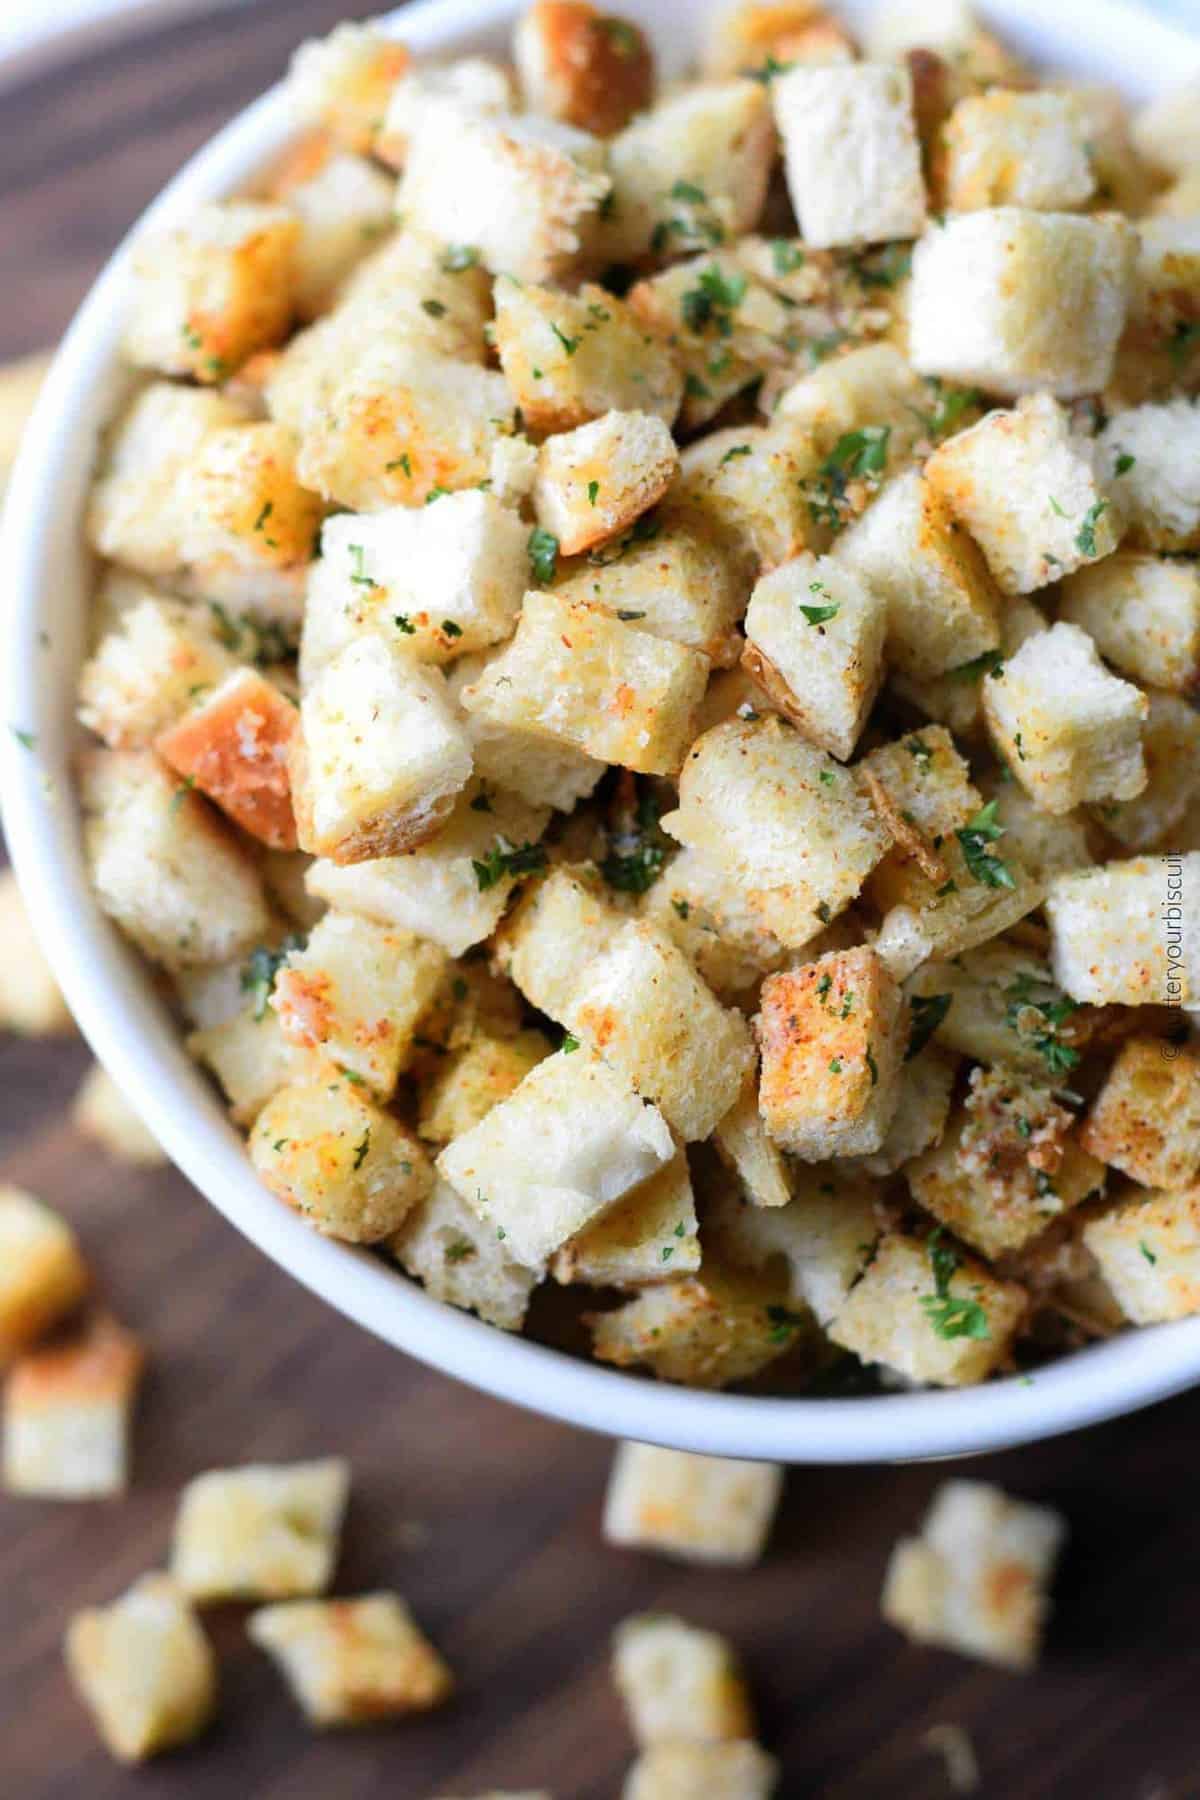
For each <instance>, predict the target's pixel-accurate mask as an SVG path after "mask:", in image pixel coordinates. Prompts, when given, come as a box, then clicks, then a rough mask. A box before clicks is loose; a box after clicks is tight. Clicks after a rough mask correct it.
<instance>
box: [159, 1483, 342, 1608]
mask: <svg viewBox="0 0 1200 1800" xmlns="http://www.w3.org/2000/svg"><path fill="white" fill-rule="evenodd" d="M349 1489H350V1470H349V1468H348V1466H347V1465H346V1463H344V1462H343V1461H342V1460H341V1459H340V1458H339V1457H327V1458H326V1459H325V1460H324V1461H322V1462H307V1463H286V1464H279V1465H271V1464H267V1463H247V1464H244V1465H243V1466H242V1467H241V1468H235V1469H209V1470H207V1471H206V1472H205V1473H204V1474H203V1475H197V1476H195V1477H193V1479H192V1480H191V1481H189V1482H188V1484H187V1486H186V1487H185V1488H184V1490H183V1492H182V1494H181V1495H180V1497H179V1510H178V1512H177V1514H176V1517H175V1529H174V1534H173V1537H172V1543H171V1575H172V1577H173V1579H174V1580H175V1581H177V1582H178V1583H179V1586H180V1588H181V1589H182V1590H183V1592H184V1593H185V1594H187V1595H188V1596H189V1598H190V1599H192V1600H195V1601H197V1602H198V1603H199V1604H201V1605H204V1604H211V1603H212V1602H213V1601H222V1600H286V1599H293V1598H295V1597H297V1596H299V1595H302V1594H320V1593H323V1592H324V1591H325V1589H326V1588H327V1587H328V1586H329V1584H330V1582H331V1581H332V1579H333V1573H334V1569H335V1568H336V1566H337V1559H338V1552H339V1549H340V1541H341V1528H342V1518H343V1515H344V1513H345V1510H346V1500H347V1497H348V1494H349Z"/></svg>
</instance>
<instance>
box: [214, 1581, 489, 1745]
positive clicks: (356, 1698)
mask: <svg viewBox="0 0 1200 1800" xmlns="http://www.w3.org/2000/svg"><path fill="white" fill-rule="evenodd" d="M246 1630H247V1632H248V1634H249V1636H250V1638H251V1640H252V1642H254V1643H256V1644H257V1645H258V1647H259V1649H260V1650H265V1651H267V1652H268V1654H269V1655H270V1656H272V1657H273V1658H274V1660H275V1661H276V1662H277V1663H278V1664H279V1667H280V1669H281V1670H282V1671H283V1674H284V1677H285V1678H286V1680H287V1683H288V1686H289V1687H290V1688H291V1690H292V1692H293V1694H294V1695H295V1697H296V1699H297V1701H298V1702H299V1704H300V1707H301V1709H302V1710H303V1712H304V1716H305V1718H306V1719H307V1720H308V1723H309V1724H310V1725H312V1726H314V1727H316V1728H317V1729H319V1730H325V1729H328V1728H329V1727H331V1726H342V1725H373V1724H376V1723H377V1722H378V1721H379V1720H380V1719H394V1718H400V1717H403V1716H404V1715H405V1714H407V1713H414V1712H429V1711H430V1710H431V1708H433V1707H435V1706H440V1705H441V1704H442V1702H443V1701H444V1700H445V1699H446V1698H447V1696H448V1695H449V1693H450V1691H451V1689H452V1688H453V1686H454V1677H453V1676H452V1674H451V1673H450V1670H449V1668H448V1667H447V1665H446V1663H445V1662H443V1660H442V1658H441V1657H440V1656H439V1655H438V1653H437V1651H436V1650H435V1649H434V1647H433V1645H432V1644H431V1643H430V1642H429V1640H428V1638H427V1637H425V1636H424V1634H423V1633H422V1631H421V1630H420V1628H419V1626H418V1625H417V1623H416V1620H415V1619H414V1618H413V1616H412V1613H411V1612H410V1611H409V1609H408V1607H407V1606H406V1605H405V1603H404V1601H403V1600H402V1599H401V1598H400V1596H399V1595H398V1594H364V1595H363V1596H362V1597H361V1598H359V1599H357V1600H292V1601H289V1602H285V1603H284V1604H283V1605H282V1606H264V1607H260V1609H259V1610H258V1611H257V1612H255V1613H251V1615H250V1617H249V1619H247V1621H246Z"/></svg>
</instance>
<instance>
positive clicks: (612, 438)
mask: <svg viewBox="0 0 1200 1800" xmlns="http://www.w3.org/2000/svg"><path fill="white" fill-rule="evenodd" d="M678 467H679V456H678V453H677V451H676V449H675V445H674V443H673V442H672V440H671V433H670V431H669V430H668V429H667V427H666V425H664V423H663V421H662V420H661V419H660V418H656V417H655V416H654V415H653V414H651V413H645V412H608V413H605V414H604V416H603V417H602V418H598V419H593V420H592V421H591V422H590V423H589V424H587V425H581V426H579V427H578V428H577V429H576V430H575V431H566V432H561V433H559V435H558V436H556V437H552V438H550V439H548V440H547V442H546V443H545V444H543V446H542V450H541V454H540V455H539V457H538V473H537V480H536V482H535V483H534V489H533V503H534V507H535V508H536V511H537V517H538V524H539V525H540V526H541V528H542V530H543V531H548V532H550V533H551V534H552V535H553V537H554V538H555V539H556V541H557V543H558V547H559V549H560V550H562V551H563V552H564V553H565V554H566V555H568V556H573V555H574V554H575V552H576V551H579V550H589V549H591V547H592V546H593V545H594V544H599V543H603V542H604V540H605V539H606V538H611V537H616V536H617V535H618V533H620V532H622V531H626V530H628V528H629V527H630V526H631V525H632V524H633V523H634V521H635V520H636V519H637V518H639V517H640V516H641V514H642V513H644V512H645V511H646V509H647V507H650V506H653V505H654V503H655V502H656V501H657V500H661V499H662V497H663V495H664V494H665V493H666V491H667V488H668V487H669V486H670V484H671V479H672V477H673V476H674V474H675V471H676V469H677V468H678Z"/></svg>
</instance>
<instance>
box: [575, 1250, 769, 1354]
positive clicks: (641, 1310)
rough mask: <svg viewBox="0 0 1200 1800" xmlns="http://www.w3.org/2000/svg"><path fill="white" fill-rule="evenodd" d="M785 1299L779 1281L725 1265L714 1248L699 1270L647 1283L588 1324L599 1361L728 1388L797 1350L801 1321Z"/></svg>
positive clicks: (594, 1314)
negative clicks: (797, 1321)
mask: <svg viewBox="0 0 1200 1800" xmlns="http://www.w3.org/2000/svg"><path fill="white" fill-rule="evenodd" d="M782 1299H783V1293H782V1291H781V1289H780V1288H779V1286H778V1285H777V1283H776V1282H775V1281H774V1280H773V1279H767V1278H765V1277H763V1276H759V1275H751V1274H747V1273H745V1272H744V1271H742V1270H738V1269H725V1268H722V1267H720V1266H718V1265H717V1263H716V1262H715V1260H714V1258H713V1255H712V1252H711V1251H708V1252H706V1254H705V1256H704V1261H703V1267H702V1268H701V1270H700V1272H699V1273H698V1274H695V1275H685V1276H684V1277H683V1278H682V1279H681V1280H678V1281H663V1282H658V1283H656V1284H654V1285H651V1286H647V1287H643V1288H642V1289H641V1290H640V1291H639V1292H638V1293H637V1294H636V1295H635V1296H634V1298H632V1299H630V1300H627V1301H626V1302H625V1304H624V1305H623V1306H619V1307H618V1308H617V1309H616V1311H615V1312H605V1313H593V1314H591V1315H590V1316H589V1317H588V1318H587V1320H586V1323H587V1324H589V1325H590V1326H591V1331H592V1350H593V1355H594V1356H595V1357H596V1360H597V1361H598V1362H605V1363H613V1364H615V1365H616V1367H617V1368H621V1369H629V1368H647V1369H649V1370H650V1371H651V1372H652V1374H654V1375H656V1376H658V1378H659V1380H661V1381H678V1382H682V1383H683V1384H684V1385H686V1386H690V1387H699V1388H723V1387H729V1386H730V1385H731V1384H732V1383H734V1382H740V1381H748V1380H750V1378H751V1377H752V1376H754V1375H757V1374H759V1373H760V1372H761V1371H762V1370H763V1369H765V1368H767V1367H769V1365H770V1364H771V1363H773V1362H775V1361H776V1360H777V1359H778V1358H779V1357H781V1356H783V1355H784V1354H785V1353H786V1352H787V1351H789V1350H790V1349H791V1348H792V1347H793V1344H794V1343H795V1342H796V1337H795V1324H794V1321H793V1319H792V1316H791V1314H789V1313H788V1312H787V1309H786V1308H785V1307H783V1306H781V1305H780V1301H781V1300H782Z"/></svg>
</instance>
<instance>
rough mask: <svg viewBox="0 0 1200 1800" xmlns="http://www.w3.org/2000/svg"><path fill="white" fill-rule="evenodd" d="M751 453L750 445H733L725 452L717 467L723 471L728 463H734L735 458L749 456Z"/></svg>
mask: <svg viewBox="0 0 1200 1800" xmlns="http://www.w3.org/2000/svg"><path fill="white" fill-rule="evenodd" d="M750 453H751V452H750V445H749V444H731V445H730V446H729V448H728V450H727V451H726V452H725V454H724V456H723V457H722V458H721V460H720V462H719V463H718V465H717V467H718V468H721V469H723V468H724V467H725V464H726V463H727V462H732V461H733V460H734V458H735V457H738V456H749V455H750Z"/></svg>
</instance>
